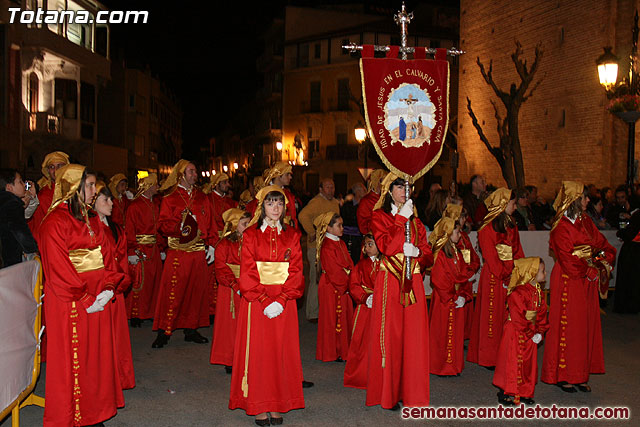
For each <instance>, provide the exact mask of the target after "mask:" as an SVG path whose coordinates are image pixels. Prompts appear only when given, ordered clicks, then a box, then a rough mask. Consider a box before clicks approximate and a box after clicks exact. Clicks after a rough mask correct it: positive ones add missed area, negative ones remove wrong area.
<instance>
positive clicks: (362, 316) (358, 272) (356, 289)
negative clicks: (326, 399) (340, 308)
mask: <svg viewBox="0 0 640 427" xmlns="http://www.w3.org/2000/svg"><path fill="white" fill-rule="evenodd" d="M379 264H380V261H378V260H376V261H375V263H374V261H372V260H371V258H369V257H367V258H364V259H362V260H360V262H358V264H356V266H355V267H354V269H353V270H351V274H350V275H349V294H350V295H351V298H353V301H354V302H355V303H356V304H357V306H356V310H355V315H354V317H353V326H352V328H351V331H350V333H351V344H349V353H348V354H347V364H346V365H345V367H344V380H343V381H344V386H345V387H354V388H360V389H363V390H364V389H366V388H367V370H368V357H369V335H370V333H369V319H370V317H371V309H370V308H368V307H367V305H366V302H367V298H368V297H369V295H372V294H373V288H374V285H375V278H376V274H377V273H378V266H379Z"/></svg>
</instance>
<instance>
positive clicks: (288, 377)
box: [229, 226, 304, 415]
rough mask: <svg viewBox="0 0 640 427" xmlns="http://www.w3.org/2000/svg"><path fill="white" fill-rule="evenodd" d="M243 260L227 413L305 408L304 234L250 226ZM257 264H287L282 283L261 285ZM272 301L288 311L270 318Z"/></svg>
mask: <svg viewBox="0 0 640 427" xmlns="http://www.w3.org/2000/svg"><path fill="white" fill-rule="evenodd" d="M240 258H241V263H240V282H239V286H240V292H241V293H242V299H241V301H240V310H239V317H238V330H237V334H236V342H235V351H234V355H233V366H234V368H233V373H232V376H231V393H230V396H229V409H236V408H242V409H244V410H245V411H246V413H247V415H258V414H261V413H263V412H271V411H274V412H288V411H290V410H292V409H299V408H304V396H303V393H302V362H301V360H300V342H299V338H298V309H297V307H296V300H297V299H298V298H300V297H301V296H302V293H303V292H304V279H303V277H302V250H301V248H300V232H299V231H298V230H296V229H294V228H293V227H287V228H286V230H282V231H280V233H278V230H277V229H276V228H275V227H266V228H265V230H264V231H262V230H260V229H259V228H257V227H256V226H252V227H249V228H248V229H247V230H245V232H244V233H243V238H242V251H241V257H240ZM258 261H262V262H264V261H267V262H288V263H289V267H288V276H287V278H286V281H285V282H284V284H282V285H277V284H272V285H264V284H262V283H261V279H260V275H259V274H258V269H257V264H256V262H258ZM274 301H277V302H279V303H280V304H282V306H283V307H284V311H283V312H282V313H281V314H280V315H279V316H277V317H275V318H273V319H269V318H268V317H267V316H265V315H264V314H263V311H264V309H265V308H266V307H267V306H268V305H269V304H271V303H272V302H274ZM243 380H244V381H246V382H245V384H246V387H245V388H244V390H243V382H244V381H243ZM245 391H246V394H245Z"/></svg>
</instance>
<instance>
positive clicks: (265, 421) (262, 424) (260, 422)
mask: <svg viewBox="0 0 640 427" xmlns="http://www.w3.org/2000/svg"><path fill="white" fill-rule="evenodd" d="M256 424H258V425H259V426H270V425H271V423H270V422H269V417H267V418H265V419H264V420H259V419H257V418H256Z"/></svg>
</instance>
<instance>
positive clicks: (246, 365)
mask: <svg viewBox="0 0 640 427" xmlns="http://www.w3.org/2000/svg"><path fill="white" fill-rule="evenodd" d="M250 340H251V303H249V309H248V314H247V345H246V347H245V353H244V376H243V377H242V395H243V396H244V397H248V396H249V381H248V376H249V342H250Z"/></svg>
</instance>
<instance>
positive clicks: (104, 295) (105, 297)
mask: <svg viewBox="0 0 640 427" xmlns="http://www.w3.org/2000/svg"><path fill="white" fill-rule="evenodd" d="M112 298H113V291H112V290H107V291H102V292H100V293H99V294H98V296H97V297H96V302H97V303H99V304H100V305H101V306H103V307H104V306H105V305H107V303H108V302H109V301H111V299H112Z"/></svg>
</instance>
